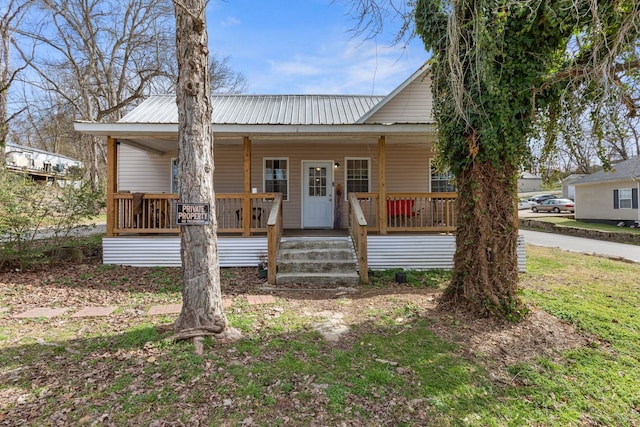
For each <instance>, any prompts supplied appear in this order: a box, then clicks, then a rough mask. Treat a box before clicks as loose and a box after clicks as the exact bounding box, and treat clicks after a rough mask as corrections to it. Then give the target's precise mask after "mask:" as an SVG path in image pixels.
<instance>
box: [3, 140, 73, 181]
mask: <svg viewBox="0 0 640 427" xmlns="http://www.w3.org/2000/svg"><path fill="white" fill-rule="evenodd" d="M5 164H6V166H7V169H8V170H9V171H11V172H16V173H23V174H26V175H28V176H29V177H31V179H33V180H34V181H48V182H51V181H56V182H58V183H59V184H60V185H61V186H64V185H65V183H72V182H73V183H77V181H78V180H79V179H80V178H81V175H82V170H83V167H84V165H83V163H82V162H81V161H79V160H76V159H72V158H71V157H67V156H63V155H60V154H56V153H51V152H49V151H44V150H39V149H37V148H31V147H25V146H22V145H17V144H13V143H11V142H7V144H6V146H5Z"/></svg>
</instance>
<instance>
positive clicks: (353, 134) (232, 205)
mask: <svg viewBox="0 0 640 427" xmlns="http://www.w3.org/2000/svg"><path fill="white" fill-rule="evenodd" d="M212 105H213V117H212V122H213V127H212V129H213V134H214V161H215V174H214V188H215V193H216V195H215V207H216V218H215V220H216V221H217V225H218V235H219V248H220V263H221V265H222V266H256V265H258V263H259V262H260V259H261V258H262V257H264V256H268V258H269V265H270V268H269V281H270V282H271V283H274V282H275V277H274V276H272V274H275V268H274V267H275V262H276V256H277V253H278V248H279V242H280V241H281V240H283V239H286V238H287V235H291V234H292V233H293V232H295V234H296V235H302V236H310V235H314V234H316V235H317V234H318V233H319V231H318V230H323V231H322V232H321V233H320V234H334V235H336V234H337V235H342V236H344V237H343V238H345V239H347V238H348V236H347V232H350V233H351V239H352V241H353V244H354V249H355V251H356V252H357V254H358V259H359V263H360V266H359V270H360V275H361V277H363V276H364V277H363V280H366V274H367V270H368V269H369V268H370V269H385V268H392V267H401V268H421V269H424V268H449V267H451V266H452V265H453V258H452V256H453V252H454V250H455V240H454V238H453V236H452V234H451V233H452V232H453V231H455V228H456V224H455V199H456V194H455V193H454V192H452V191H453V187H452V185H451V182H450V176H449V175H440V174H438V173H437V172H436V171H435V168H433V167H432V165H431V163H432V158H433V156H434V148H433V146H434V141H435V138H436V130H435V123H434V120H433V117H432V111H431V110H432V97H431V78H430V75H429V74H428V71H427V68H426V66H424V67H422V68H420V69H419V70H418V71H416V72H415V73H414V74H413V75H412V76H410V77H409V78H408V79H407V80H406V81H405V82H403V83H402V84H401V85H400V86H399V87H398V88H397V89H395V90H394V91H393V92H392V93H391V94H389V95H388V96H386V97H384V96H350V95H339V96H330V95H290V96H287V95H222V96H213V97H212ZM75 126H76V129H77V130H78V131H80V132H83V133H86V134H91V135H96V136H102V137H106V138H107V152H108V160H107V164H108V184H107V198H108V200H107V202H108V215H107V237H106V238H105V239H104V241H103V249H104V262H105V263H114V264H129V265H180V256H179V249H180V243H179V239H178V238H177V237H175V234H177V233H178V231H179V228H178V226H177V225H176V221H175V215H176V213H175V212H176V209H175V205H176V203H177V202H178V201H177V194H176V193H177V188H178V176H177V164H176V157H177V148H178V147H177V141H178V113H177V107H176V102H175V97H174V96H152V97H150V98H148V99H147V100H146V101H144V102H143V103H142V104H141V105H140V106H138V107H137V108H136V109H134V110H133V111H132V112H131V113H129V114H128V115H127V116H125V117H124V118H123V119H121V120H120V121H119V122H117V123H106V124H103V123H85V122H78V123H76V124H75ZM200 202H209V201H206V200H203V201H200ZM211 202H213V201H211ZM245 212H251V214H250V215H245V214H244V213H245ZM327 230H332V231H331V232H330V233H329V232H328V231H327ZM172 234H173V236H172ZM159 236H164V237H159ZM523 254H524V253H523ZM521 260H522V262H524V256H522V257H521Z"/></svg>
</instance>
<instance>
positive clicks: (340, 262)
mask: <svg viewBox="0 0 640 427" xmlns="http://www.w3.org/2000/svg"><path fill="white" fill-rule="evenodd" d="M357 268H358V266H357V264H356V263H355V261H354V260H353V259H352V257H351V256H350V257H349V259H336V260H324V259H322V260H314V259H283V260H280V261H279V262H278V272H279V273H296V272H306V273H327V272H335V273H351V272H353V271H356V270H357Z"/></svg>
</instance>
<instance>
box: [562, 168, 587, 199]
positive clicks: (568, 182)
mask: <svg viewBox="0 0 640 427" xmlns="http://www.w3.org/2000/svg"><path fill="white" fill-rule="evenodd" d="M584 176H585V174H583V173H572V174H571V175H569V176H567V177H566V178H565V179H563V180H562V197H563V198H565V199H571V200H574V201H575V199H576V185H575V183H576V182H578V181H580V180H581V179H582V178H583V177H584Z"/></svg>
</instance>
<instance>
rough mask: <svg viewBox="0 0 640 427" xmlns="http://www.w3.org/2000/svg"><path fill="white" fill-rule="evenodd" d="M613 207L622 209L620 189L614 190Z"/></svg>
mask: <svg viewBox="0 0 640 427" xmlns="http://www.w3.org/2000/svg"><path fill="white" fill-rule="evenodd" d="M613 209H620V199H619V198H618V190H613Z"/></svg>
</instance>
